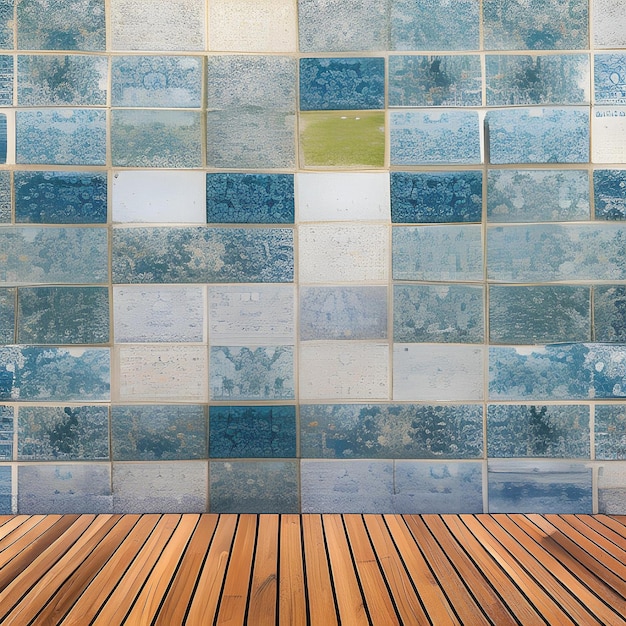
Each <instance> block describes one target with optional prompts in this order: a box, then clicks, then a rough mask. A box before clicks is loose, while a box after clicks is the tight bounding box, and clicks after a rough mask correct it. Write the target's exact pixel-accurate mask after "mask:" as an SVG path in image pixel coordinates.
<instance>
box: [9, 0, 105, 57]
mask: <svg viewBox="0 0 626 626" xmlns="http://www.w3.org/2000/svg"><path fill="white" fill-rule="evenodd" d="M104 4H105V0H82V1H81V2H65V0H17V1H16V5H17V47H18V49H20V50H104V48H105V46H106V35H105V8H104Z"/></svg>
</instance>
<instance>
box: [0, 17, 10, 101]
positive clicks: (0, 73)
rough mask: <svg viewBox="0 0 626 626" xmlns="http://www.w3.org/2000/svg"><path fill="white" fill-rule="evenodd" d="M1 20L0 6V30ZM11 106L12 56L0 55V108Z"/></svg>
mask: <svg viewBox="0 0 626 626" xmlns="http://www.w3.org/2000/svg"><path fill="white" fill-rule="evenodd" d="M1 20H2V6H1V5H0V30H1V28H2V26H1ZM0 38H1V35H0ZM12 105H13V56H11V55H10V54H2V55H0V106H7V107H10V106H12Z"/></svg>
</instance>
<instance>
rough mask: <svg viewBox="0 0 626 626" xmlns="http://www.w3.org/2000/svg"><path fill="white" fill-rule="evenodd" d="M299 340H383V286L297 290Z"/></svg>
mask: <svg viewBox="0 0 626 626" xmlns="http://www.w3.org/2000/svg"><path fill="white" fill-rule="evenodd" d="M299 320H300V339H302V340H307V339H385V338H386V337H387V288H386V287H374V286H370V287H305V286H303V287H301V288H300V317H299Z"/></svg>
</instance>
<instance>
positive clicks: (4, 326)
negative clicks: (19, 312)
mask: <svg viewBox="0 0 626 626" xmlns="http://www.w3.org/2000/svg"><path fill="white" fill-rule="evenodd" d="M16 291H17V290H16V289H11V288H8V289H7V288H2V289H0V344H7V343H14V341H15V294H16Z"/></svg>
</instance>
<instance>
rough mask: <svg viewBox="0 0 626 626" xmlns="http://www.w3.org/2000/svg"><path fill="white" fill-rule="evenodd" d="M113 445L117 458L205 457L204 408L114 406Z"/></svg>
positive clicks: (125, 459) (193, 406) (194, 406)
mask: <svg viewBox="0 0 626 626" xmlns="http://www.w3.org/2000/svg"><path fill="white" fill-rule="evenodd" d="M111 445H112V455H113V459H114V460H116V461H154V460H160V461H166V460H173V459H181V460H185V459H187V460H189V459H202V458H206V454H207V428H206V416H205V409H204V407H202V406H200V405H176V404H171V405H151V406H141V405H135V406H113V407H112V408H111Z"/></svg>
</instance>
